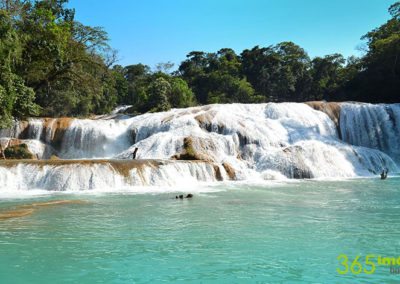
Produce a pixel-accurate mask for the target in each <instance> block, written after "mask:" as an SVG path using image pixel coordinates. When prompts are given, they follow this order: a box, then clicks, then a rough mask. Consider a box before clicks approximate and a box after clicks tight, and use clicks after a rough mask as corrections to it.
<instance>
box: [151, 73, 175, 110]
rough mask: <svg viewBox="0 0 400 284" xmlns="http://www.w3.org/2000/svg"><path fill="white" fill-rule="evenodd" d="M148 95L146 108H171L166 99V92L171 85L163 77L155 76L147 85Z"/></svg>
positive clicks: (168, 91) (169, 89) (169, 90)
mask: <svg viewBox="0 0 400 284" xmlns="http://www.w3.org/2000/svg"><path fill="white" fill-rule="evenodd" d="M148 92H149V96H148V102H147V108H148V109H149V110H150V111H151V112H157V111H167V110H169V109H170V108H171V105H170V103H169V101H168V93H170V92H171V85H170V84H169V83H168V81H167V80H165V79H164V78H157V79H156V80H155V81H153V82H152V83H151V84H150V85H149V90H148Z"/></svg>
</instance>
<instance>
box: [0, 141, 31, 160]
mask: <svg viewBox="0 0 400 284" xmlns="http://www.w3.org/2000/svg"><path fill="white" fill-rule="evenodd" d="M4 156H5V158H6V159H34V155H33V154H32V153H31V152H30V151H29V149H28V146H27V145H26V144H19V145H15V146H10V147H7V149H5V150H4Z"/></svg>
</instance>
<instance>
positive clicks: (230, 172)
mask: <svg viewBox="0 0 400 284" xmlns="http://www.w3.org/2000/svg"><path fill="white" fill-rule="evenodd" d="M222 166H223V167H224V169H225V171H226V173H227V175H228V177H229V178H230V179H231V180H234V179H236V171H235V169H234V168H233V167H232V166H231V165H230V164H228V163H222Z"/></svg>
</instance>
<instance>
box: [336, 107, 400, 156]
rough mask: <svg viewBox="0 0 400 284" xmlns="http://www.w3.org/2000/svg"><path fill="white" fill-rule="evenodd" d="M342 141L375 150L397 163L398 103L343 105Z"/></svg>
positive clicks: (399, 140) (399, 150)
mask: <svg viewBox="0 0 400 284" xmlns="http://www.w3.org/2000/svg"><path fill="white" fill-rule="evenodd" d="M340 129H341V134H342V139H343V140H344V141H346V142H348V143H350V144H352V145H357V146H364V147H368V148H372V149H378V150H381V151H383V152H385V153H386V154H388V155H389V156H391V157H392V158H393V159H394V160H395V161H396V162H397V163H400V104H392V105H387V104H379V105H372V104H354V103H352V104H350V103H344V104H342V108H341V113H340Z"/></svg>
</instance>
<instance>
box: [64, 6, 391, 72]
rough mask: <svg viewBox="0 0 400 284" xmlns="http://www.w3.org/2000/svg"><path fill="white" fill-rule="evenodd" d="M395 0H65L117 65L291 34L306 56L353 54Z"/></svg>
mask: <svg viewBox="0 0 400 284" xmlns="http://www.w3.org/2000/svg"><path fill="white" fill-rule="evenodd" d="M394 2H395V0H112V1H110V0H70V4H69V6H70V7H73V8H75V9H76V19H77V20H78V21H80V22H82V23H83V24H86V25H90V26H102V27H104V29H105V30H106V31H107V32H108V34H109V36H110V39H111V42H110V43H111V46H112V47H113V48H115V49H117V50H118V51H119V57H120V61H119V62H118V63H119V64H121V65H128V64H136V63H143V64H147V65H149V66H150V67H154V66H155V65H156V64H157V63H159V62H167V61H172V62H174V63H176V64H179V63H180V62H181V61H182V60H184V59H185V57H186V54H187V53H189V52H190V51H193V50H198V51H207V52H215V51H218V50H219V49H220V48H225V47H230V48H233V49H234V50H235V51H236V52H237V53H240V52H241V51H242V50H243V49H246V48H252V47H254V46H255V45H260V46H268V45H271V44H276V43H279V42H282V41H293V42H295V43H296V44H298V45H300V46H301V47H303V48H304V49H305V50H306V51H307V52H308V53H309V55H310V56H312V57H313V56H322V55H326V54H331V53H335V52H339V53H342V54H343V55H345V56H346V57H347V56H349V55H353V54H354V55H357V54H359V51H357V46H359V45H360V44H361V43H362V41H361V40H360V37H361V36H362V35H364V34H365V33H367V32H368V31H370V30H372V29H373V28H375V27H378V26H379V25H381V24H383V23H384V22H386V21H387V20H388V19H389V14H388V12H387V8H388V7H389V6H390V5H391V4H393V3H394Z"/></svg>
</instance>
